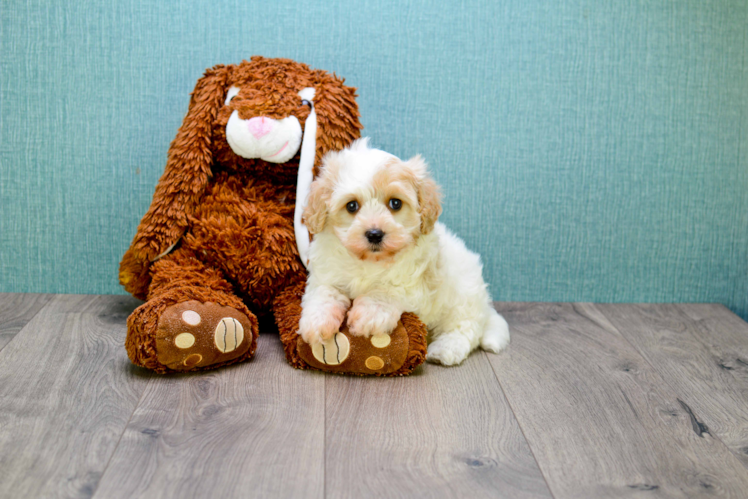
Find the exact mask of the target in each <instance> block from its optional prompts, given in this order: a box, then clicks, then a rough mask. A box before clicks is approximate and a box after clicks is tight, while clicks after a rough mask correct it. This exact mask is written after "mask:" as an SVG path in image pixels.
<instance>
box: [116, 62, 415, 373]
mask: <svg viewBox="0 0 748 500" xmlns="http://www.w3.org/2000/svg"><path fill="white" fill-rule="evenodd" d="M355 97H356V96H355V89H353V88H351V87H347V86H345V85H344V84H343V80H342V79H341V78H338V77H336V76H335V75H331V74H329V73H327V72H325V71H321V70H312V69H310V68H309V67H308V66H306V65H305V64H301V63H297V62H294V61H291V60H288V59H267V58H263V57H253V58H252V59H251V61H244V62H242V63H241V64H238V65H229V66H223V65H219V66H215V67H213V68H211V69H209V70H207V71H206V73H205V75H204V76H203V77H202V78H201V79H200V80H198V82H197V85H196V86H195V90H194V92H193V93H192V98H191V100H190V106H189V111H188V112H187V116H186V117H185V119H184V122H183V124H182V127H181V128H180V129H179V132H178V133H177V136H176V138H175V139H174V141H173V142H172V144H171V147H170V148H169V154H168V160H167V164H166V169H165V172H164V174H163V176H162V177H161V180H160V181H159V183H158V185H157V186H156V192H155V194H154V196H153V202H152V203H151V206H150V209H149V210H148V212H147V213H146V214H145V216H144V217H143V219H142V221H141V223H140V225H139V226H138V230H137V233H136V235H135V238H134V239H133V242H132V244H131V245H130V248H129V249H128V250H127V252H126V253H125V255H124V257H123V258H122V262H121V264H120V273H119V277H120V283H122V285H123V286H124V287H125V289H126V290H127V291H128V292H130V293H132V294H133V295H134V296H135V297H137V298H140V299H142V300H145V301H146V302H145V303H144V304H143V305H142V306H140V307H139V308H137V309H136V310H135V311H134V312H133V313H132V315H130V317H129V318H128V322H127V326H128V332H127V340H126V348H127V352H128V355H129V357H130V359H131V361H132V362H133V363H135V364H137V365H140V366H144V367H146V368H150V369H152V370H155V371H157V372H162V373H163V372H169V371H186V370H200V369H208V368H216V367H219V366H223V365H227V364H231V363H236V362H239V361H243V360H246V359H249V358H250V357H252V355H253V354H254V352H255V349H256V346H257V338H258V332H259V326H258V325H259V323H258V316H259V317H260V318H262V317H265V316H268V315H269V314H271V313H272V314H274V316H275V320H276V323H277V324H278V327H279V329H280V333H281V339H282V341H283V344H284V348H285V351H286V355H287V358H288V360H289V362H290V363H291V364H292V365H293V366H296V367H298V368H310V367H311V368H317V369H323V370H325V369H328V368H330V369H329V370H328V371H343V372H346V373H355V374H369V373H371V374H379V375H385V374H386V375H396V374H405V373H409V372H410V371H411V370H412V369H413V368H414V367H415V366H417V365H418V364H420V363H421V362H422V361H423V357H424V355H425V334H426V331H425V328H424V327H423V324H422V323H421V322H420V321H418V319H417V318H416V317H415V316H413V315H407V314H406V315H403V320H402V322H401V324H400V327H399V329H398V330H397V331H396V332H393V339H394V340H393V342H392V345H391V346H389V347H382V348H380V350H381V353H379V354H378V356H376V359H378V360H380V361H382V360H384V361H382V362H381V363H380V362H379V361H377V362H375V363H374V365H376V366H375V367H374V368H372V363H371V359H373V358H372V356H370V354H371V353H370V352H368V351H370V350H371V349H372V347H371V346H368V345H367V346H364V348H363V350H361V349H359V350H358V351H357V350H356V349H354V348H355V346H356V345H358V343H361V341H360V340H359V339H351V342H350V345H351V353H350V356H348V357H349V358H350V359H349V360H348V361H347V363H346V364H344V365H342V366H340V363H337V364H332V363H331V365H330V366H328V364H327V363H326V362H325V359H324V358H320V357H319V356H316V357H315V353H314V352H312V348H311V347H310V346H307V345H306V344H304V343H303V342H302V341H299V339H298V335H297V334H296V330H297V328H298V320H299V314H300V310H301V306H300V298H301V295H302V294H303V291H304V285H305V281H306V270H305V268H304V264H303V261H302V259H301V258H300V256H299V254H300V252H301V253H302V254H303V253H304V252H305V249H306V247H307V246H308V243H309V239H308V238H309V236H308V233H306V232H305V231H304V226H303V223H302V222H300V210H296V207H295V202H296V199H297V194H298V196H299V198H300V199H301V198H302V197H304V198H305V196H306V191H305V189H306V188H308V184H309V183H310V182H311V178H312V176H313V172H316V169H317V168H318V167H319V164H320V160H321V158H322V156H323V155H324V154H325V153H326V152H328V151H331V150H339V149H342V148H344V147H346V146H348V145H349V144H350V143H351V142H353V141H354V140H355V139H357V138H358V137H359V135H360V129H361V128H362V126H361V124H360V122H359V119H358V118H359V113H358V106H357V104H356V101H355ZM306 132H309V134H307V133H306ZM297 178H298V184H297ZM256 315H257V316H256ZM343 333H345V330H344V331H343ZM343 333H341V334H343ZM398 339H399V340H398ZM359 351H360V352H359ZM356 353H359V354H356ZM362 356H363V357H362ZM320 359H322V362H320V361H319V360H320ZM380 364H381V365H383V366H379V365H380Z"/></svg>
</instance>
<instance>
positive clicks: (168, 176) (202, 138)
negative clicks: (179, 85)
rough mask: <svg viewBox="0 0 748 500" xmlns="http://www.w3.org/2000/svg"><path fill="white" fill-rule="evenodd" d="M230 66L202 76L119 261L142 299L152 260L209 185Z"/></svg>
mask: <svg viewBox="0 0 748 500" xmlns="http://www.w3.org/2000/svg"><path fill="white" fill-rule="evenodd" d="M228 70H229V67H226V66H221V65H219V66H215V67H214V68H211V69H209V70H208V71H206V73H205V75H204V76H203V77H202V78H201V79H200V80H198V82H197V85H196V86H195V90H194V92H193V93H192V98H191V99H190V106H189V110H188V112H187V116H186V117H185V119H184V122H183V123H182V126H181V127H180V129H179V132H177V136H176V138H175V139H174V141H173V142H172V143H171V147H170V148H169V155H168V159H167V162H166V168H165V170H164V174H163V176H161V179H160V180H159V182H158V185H157V186H156V192H155V194H154V195H153V201H152V202H151V206H150V208H149V209H148V212H147V213H146V214H145V216H144V217H143V219H142V220H141V222H140V225H139V226H138V230H137V232H136V234H135V238H134V239H133V241H132V244H131V245H130V248H129V249H128V250H127V252H126V253H125V255H124V257H123V258H122V262H121V263H120V274H119V278H120V283H121V284H122V285H123V286H124V287H125V289H126V290H127V291H128V292H130V293H132V294H133V295H135V296H136V297H138V298H141V299H143V298H145V295H146V294H147V289H148V284H149V282H150V279H149V268H150V264H151V262H152V261H153V260H154V259H156V258H157V257H159V256H160V255H162V254H163V253H165V252H167V250H168V249H170V248H171V247H173V246H174V245H175V244H176V243H177V242H178V241H179V239H180V238H181V236H182V234H183V233H184V231H185V229H186V228H187V220H188V217H189V215H190V214H191V213H193V211H194V209H195V206H196V204H197V203H198V201H199V200H200V198H201V196H202V195H203V193H204V192H205V188H206V187H207V185H208V181H209V179H210V175H211V166H212V163H213V155H212V152H211V136H212V126H213V122H214V120H215V118H216V114H217V112H218V109H219V107H220V106H221V104H222V102H223V99H224V94H225V91H226V80H227V75H228Z"/></svg>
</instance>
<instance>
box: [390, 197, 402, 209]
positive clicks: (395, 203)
mask: <svg viewBox="0 0 748 500" xmlns="http://www.w3.org/2000/svg"><path fill="white" fill-rule="evenodd" d="M389 206H390V208H391V209H392V210H394V211H395V212H397V211H398V210H400V209H401V208H403V202H402V201H400V200H398V199H397V198H390V202H389Z"/></svg>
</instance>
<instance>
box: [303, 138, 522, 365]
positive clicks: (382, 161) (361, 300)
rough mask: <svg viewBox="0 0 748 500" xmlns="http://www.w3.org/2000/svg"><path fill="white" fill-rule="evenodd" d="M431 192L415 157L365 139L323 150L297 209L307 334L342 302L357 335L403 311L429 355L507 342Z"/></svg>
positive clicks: (338, 317) (339, 312)
mask: <svg viewBox="0 0 748 500" xmlns="http://www.w3.org/2000/svg"><path fill="white" fill-rule="evenodd" d="M439 198H440V196H439V188H438V187H437V185H436V183H435V182H434V181H433V180H432V179H431V178H430V177H429V175H428V172H427V170H426V164H425V163H424V161H423V160H422V159H421V157H420V156H416V157H415V158H411V159H410V160H408V161H405V162H404V161H402V160H400V159H398V158H397V157H395V156H393V155H391V154H389V153H385V152H384V151H380V150H377V149H372V148H370V147H369V145H368V140H367V139H360V140H358V141H356V142H354V143H353V144H352V145H351V146H350V147H349V148H348V149H345V150H343V151H340V152H335V153H329V154H327V156H325V158H324V159H323V170H322V173H321V175H320V176H319V177H318V178H317V179H316V180H315V181H314V182H313V183H312V187H311V191H310V193H309V200H308V202H307V206H306V209H305V210H304V221H305V223H306V225H307V227H308V229H309V231H310V232H311V233H312V234H314V235H315V237H314V240H313V241H312V243H311V246H310V249H309V279H308V281H307V286H306V292H305V294H304V297H303V299H302V302H301V304H302V308H303V311H302V314H301V320H300V323H299V333H300V334H301V337H302V338H303V339H304V340H305V341H306V342H308V343H315V342H320V341H321V340H327V339H330V338H332V337H333V336H334V335H335V333H337V332H338V331H339V329H340V326H341V324H342V323H343V320H344V319H345V317H346V311H348V328H349V331H350V332H351V334H353V335H365V336H369V335H377V334H385V333H386V334H389V333H390V332H392V330H393V329H394V328H395V326H396V325H397V322H398V320H399V319H400V316H401V315H402V313H403V312H405V311H408V312H413V313H415V314H417V315H418V317H419V318H420V319H421V321H423V322H424V323H425V324H426V327H427V328H428V331H429V341H430V342H429V346H428V354H427V357H426V359H427V360H429V361H432V362H438V363H441V364H443V365H454V364H458V363H461V362H462V361H463V360H465V358H467V357H468V355H469V354H470V352H471V351H472V350H473V349H475V348H476V347H478V345H480V346H481V347H482V348H483V349H485V350H488V351H491V352H499V351H500V350H501V349H503V348H504V347H505V346H506V345H507V344H508V343H509V328H508V326H507V323H506V321H505V320H504V318H503V317H501V316H500V315H499V314H498V313H497V312H496V311H495V310H494V309H493V307H492V305H491V297H490V296H489V294H488V291H487V290H486V284H485V282H484V281H483V276H482V265H481V261H480V257H479V256H478V255H477V254H475V253H473V252H471V251H470V250H468V249H467V248H466V247H465V244H464V243H463V241H462V240H460V239H459V238H458V237H457V236H455V235H454V234H452V233H450V232H449V230H447V228H446V227H445V226H444V225H443V224H441V223H438V222H436V219H437V218H438V217H439V214H440V213H441V205H440V200H439ZM351 301H352V302H353V305H352V307H351ZM349 308H350V310H349Z"/></svg>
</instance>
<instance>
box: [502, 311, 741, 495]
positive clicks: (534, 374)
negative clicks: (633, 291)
mask: <svg viewBox="0 0 748 500" xmlns="http://www.w3.org/2000/svg"><path fill="white" fill-rule="evenodd" d="M498 309H499V311H500V312H502V313H503V314H504V316H505V317H506V319H507V321H508V322H509V325H510V328H511V329H512V331H513V335H512V344H511V345H510V347H509V349H508V351H507V352H506V353H504V354H503V355H502V356H493V355H490V356H489V359H490V360H491V363H492V364H493V366H494V368H495V370H496V373H497V375H498V377H499V380H500V381H501V385H502V387H503V389H504V393H505V394H506V397H507V399H508V400H509V403H510V404H511V405H512V408H513V410H514V412H515V415H516V416H517V419H518V421H519V423H520V425H521V426H522V429H523V431H524V433H525V436H526V437H527V441H528V443H529V445H530V447H531V448H532V450H533V452H534V454H535V457H536V459H537V460H538V464H539V465H540V468H541V470H542V471H543V474H544V475H545V477H546V479H547V480H548V484H549V486H550V489H551V491H552V492H553V494H554V495H555V496H557V497H684V496H686V497H744V496H746V495H748V472H747V471H746V469H745V468H744V467H743V466H742V464H741V463H740V462H739V461H738V460H737V459H736V458H735V456H734V455H733V454H732V453H731V452H730V451H729V450H728V449H727V448H726V447H725V445H724V444H723V443H722V442H721V441H719V440H718V439H715V438H714V437H713V436H711V435H710V434H708V433H699V432H698V427H697V428H696V429H694V425H693V423H692V415H691V414H690V413H689V412H688V411H687V410H686V409H685V408H684V407H683V406H682V405H681V404H680V403H679V396H678V395H677V394H675V393H674V392H673V391H672V390H671V389H670V388H669V387H668V386H667V384H666V383H665V381H664V380H663V379H662V377H661V376H660V375H659V374H658V373H657V372H656V371H655V370H654V369H652V368H651V366H650V365H649V364H648V363H647V361H646V360H645V359H644V358H643V357H642V356H641V355H640V354H639V353H638V352H637V351H636V350H635V349H634V348H633V346H632V345H631V344H630V343H629V342H628V341H627V340H626V339H625V338H624V337H623V336H622V335H621V334H620V332H618V330H616V329H615V327H614V326H613V325H612V324H611V323H610V322H609V321H608V320H607V318H606V317H605V316H604V315H603V314H602V313H600V311H598V310H597V309H595V307H594V306H592V305H590V304H498Z"/></svg>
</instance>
